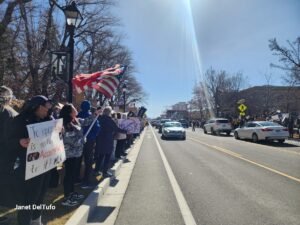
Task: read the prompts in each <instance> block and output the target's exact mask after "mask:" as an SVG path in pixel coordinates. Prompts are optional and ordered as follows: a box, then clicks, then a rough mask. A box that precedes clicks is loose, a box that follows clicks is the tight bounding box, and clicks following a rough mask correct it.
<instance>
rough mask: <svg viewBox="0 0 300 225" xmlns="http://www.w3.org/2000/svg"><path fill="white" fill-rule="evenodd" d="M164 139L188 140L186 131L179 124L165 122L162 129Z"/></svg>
mask: <svg viewBox="0 0 300 225" xmlns="http://www.w3.org/2000/svg"><path fill="white" fill-rule="evenodd" d="M161 138H162V139H166V138H179V139H182V140H185V139H186V134H185V129H184V128H183V127H182V125H181V123H179V122H165V123H164V125H163V127H162V135H161Z"/></svg>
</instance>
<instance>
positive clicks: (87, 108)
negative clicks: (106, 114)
mask: <svg viewBox="0 0 300 225" xmlns="http://www.w3.org/2000/svg"><path fill="white" fill-rule="evenodd" d="M80 108H81V111H80V112H79V113H78V116H77V117H78V118H81V119H85V118H88V117H91V116H92V112H91V103H90V102H89V101H87V100H85V101H83V102H82V103H81V106H80ZM93 111H94V113H95V111H96V109H95V108H94V109H93ZM82 128H83V134H84V135H85V134H86V132H87V131H88V129H89V126H83V127H82ZM99 130H100V125H99V121H98V120H97V121H96V122H95V124H94V125H93V127H92V129H91V131H90V133H89V134H88V135H87V137H86V143H85V144H84V147H83V158H84V177H83V180H82V184H81V188H82V189H88V188H92V186H91V184H90V175H91V172H92V165H93V151H94V149H95V144H96V137H97V135H98V133H99ZM81 158H82V157H81ZM81 158H80V162H79V164H80V165H81ZM80 165H79V167H78V168H79V171H77V177H79V175H80V168H81V166H80Z"/></svg>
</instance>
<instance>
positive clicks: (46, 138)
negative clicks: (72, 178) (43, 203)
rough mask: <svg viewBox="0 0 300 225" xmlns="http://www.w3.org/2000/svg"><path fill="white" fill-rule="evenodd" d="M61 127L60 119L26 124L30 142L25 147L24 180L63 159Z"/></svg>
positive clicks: (45, 170) (46, 169)
mask: <svg viewBox="0 0 300 225" xmlns="http://www.w3.org/2000/svg"><path fill="white" fill-rule="evenodd" d="M62 128H63V120H62V119H58V120H51V121H47V122H42V123H36V124H31V125H27V130H28V134H29V138H30V143H29V145H28V148H27V156H26V174H25V180H28V179H31V178H33V177H36V176H38V175H40V174H43V173H45V172H47V171H49V170H51V169H53V168H55V167H56V166H57V165H58V164H61V163H62V162H64V161H65V159H66V154H65V148H64V143H63V139H62Z"/></svg>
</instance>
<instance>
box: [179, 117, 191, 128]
mask: <svg viewBox="0 0 300 225" xmlns="http://www.w3.org/2000/svg"><path fill="white" fill-rule="evenodd" d="M178 122H179V123H181V125H182V126H183V127H184V128H188V127H189V122H188V121H187V120H185V119H180V120H178Z"/></svg>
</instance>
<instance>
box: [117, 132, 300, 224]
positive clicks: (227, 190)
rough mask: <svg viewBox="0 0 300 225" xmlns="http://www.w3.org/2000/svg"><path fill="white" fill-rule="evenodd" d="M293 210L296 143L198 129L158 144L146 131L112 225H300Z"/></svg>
mask: <svg viewBox="0 0 300 225" xmlns="http://www.w3.org/2000/svg"><path fill="white" fill-rule="evenodd" d="M156 140H158V143H156ZM161 152H163V153H161ZM162 154H163V155H165V156H166V160H167V161H168V163H169V165H170V168H171V173H172V172H173V174H174V178H175V187H174V180H172V174H171V175H170V171H168V173H169V174H167V172H166V169H165V166H164V164H165V162H163V160H162ZM170 177H171V180H172V182H170ZM171 183H172V185H171ZM176 184H178V185H179V189H178V188H176ZM174 190H175V191H176V192H174ZM181 194H182V196H181ZM180 196H181V197H182V198H184V199H182V198H181V197H180ZM185 203H186V205H185ZM189 210H190V211H189ZM189 212H190V213H191V214H189ZM299 212H300V145H299V143H296V142H295V143H294V142H291V143H288V144H283V145H279V144H272V145H267V144H254V143H251V142H246V141H238V140H235V139H234V138H233V137H232V136H231V137H227V136H212V135H205V134H203V132H202V130H196V132H192V131H191V130H188V131H187V140H186V141H177V140H161V139H160V135H159V134H158V133H157V130H154V129H153V131H152V129H150V128H149V129H147V130H146V135H145V139H144V142H143V144H142V147H141V150H140V154H139V157H138V159H137V162H136V166H135V168H134V171H133V174H132V177H131V180H130V183H129V186H128V189H127V192H126V194H125V197H124V199H123V203H122V205H121V208H120V212H119V215H118V217H117V221H116V223H115V224H117V225H127V224H128V225H129V224H130V225H134V224H138V225H147V224H152V225H156V224H157V225H174V224H180V225H181V224H193V220H194V221H195V222H196V224H199V225H200V224H203V225H300V213H299ZM183 215H184V216H183Z"/></svg>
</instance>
